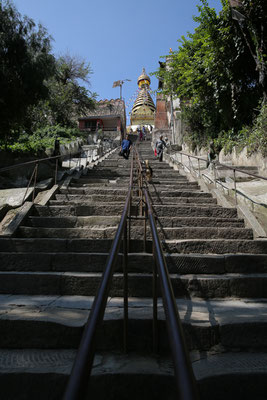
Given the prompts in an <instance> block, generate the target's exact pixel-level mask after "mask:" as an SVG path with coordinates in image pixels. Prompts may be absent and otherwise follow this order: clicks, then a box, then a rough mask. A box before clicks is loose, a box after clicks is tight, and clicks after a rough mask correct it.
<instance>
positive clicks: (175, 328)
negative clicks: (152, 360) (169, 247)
mask: <svg viewBox="0 0 267 400" xmlns="http://www.w3.org/2000/svg"><path fill="white" fill-rule="evenodd" d="M135 154H136V159H137V164H138V166H139V171H140V173H142V165H141V161H140V157H139V153H138V150H137V149H136V148H135ZM144 178H145V179H146V177H144ZM142 191H143V193H144V196H145V202H146V215H147V218H148V219H149V222H150V228H151V234H152V239H153V257H154V260H155V266H157V271H155V269H154V271H153V342H154V344H153V347H154V350H156V347H157V343H156V342H157V332H156V330H157V272H158V275H159V280H160V284H161V293H162V299H163V306H164V311H165V315H166V323H167V330H168V336H169V340H170V347H171V353H172V358H173V364H174V372H175V377H176V379H175V383H176V388H177V392H178V394H179V399H181V400H197V399H198V398H199V396H198V390H197V385H196V381H195V376H194V373H193V369H192V364H191V362H190V357H189V352H188V349H187V345H186V342H185V338H184V333H183V327H182V324H181V320H180V317H179V313H178V309H177V304H176V301H175V297H174V293H173V289H172V284H171V281H170V276H169V271H168V267H167V264H166V260H165V257H164V253H163V250H162V246H161V241H160V239H159V236H158V231H157V227H156V223H155V218H154V214H153V209H152V206H151V201H150V199H149V195H148V191H147V189H145V188H144V186H142Z"/></svg>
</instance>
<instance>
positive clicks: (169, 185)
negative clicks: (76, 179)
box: [60, 180, 199, 193]
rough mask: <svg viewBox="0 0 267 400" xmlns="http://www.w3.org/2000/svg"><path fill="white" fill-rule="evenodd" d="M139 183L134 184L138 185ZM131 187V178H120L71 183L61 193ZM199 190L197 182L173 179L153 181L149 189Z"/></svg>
mask: <svg viewBox="0 0 267 400" xmlns="http://www.w3.org/2000/svg"><path fill="white" fill-rule="evenodd" d="M136 186H137V185H134V187H136ZM128 187H129V180H125V181H123V180H118V181H116V182H115V181H114V183H106V184H103V183H94V182H92V184H74V183H71V184H70V186H69V187H68V188H67V189H63V188H61V189H60V192H61V193H71V190H76V191H77V192H78V191H79V189H80V193H85V192H83V190H92V189H97V188H99V189H100V190H102V189H106V188H114V189H127V188H128ZM190 189H191V190H194V191H196V190H198V189H199V186H198V184H197V182H189V183H188V182H185V183H179V184H173V182H172V181H170V182H167V181H164V182H162V183H160V181H159V180H155V181H153V182H152V183H151V184H149V190H150V191H152V192H153V191H155V190H156V191H166V190H170V191H171V192H173V191H184V190H188V191H189V190H190Z"/></svg>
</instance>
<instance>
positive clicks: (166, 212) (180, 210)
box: [153, 204, 237, 218]
mask: <svg viewBox="0 0 267 400" xmlns="http://www.w3.org/2000/svg"><path fill="white" fill-rule="evenodd" d="M153 209H154V212H155V214H156V216H157V217H164V216H165V217H166V216H168V217H177V216H184V217H185V216H190V217H216V218H236V217H237V210H236V209H235V208H222V207H219V206H212V207H211V206H210V205H207V206H206V207H205V206H204V205H201V206H200V205H199V206H193V205H191V206H188V205H175V206H174V205H166V204H165V205H164V206H161V205H158V204H155V205H153Z"/></svg>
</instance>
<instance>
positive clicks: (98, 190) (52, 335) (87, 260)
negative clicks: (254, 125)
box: [0, 143, 267, 400]
mask: <svg viewBox="0 0 267 400" xmlns="http://www.w3.org/2000/svg"><path fill="white" fill-rule="evenodd" d="M149 146H150V144H149V143H147V144H146V143H145V144H142V146H141V148H140V150H141V153H142V154H141V157H143V159H149V160H151V163H150V165H151V166H152V168H153V181H152V183H151V184H150V185H148V186H149V192H150V197H151V201H152V204H153V207H154V210H155V213H156V221H157V226H158V232H159V236H160V238H161V239H162V244H163V249H164V251H165V254H166V263H167V268H168V270H169V272H170V281H171V284H172V287H173V291H174V295H175V297H176V302H177V305H178V310H179V314H180V318H181V322H182V326H183V328H184V334H185V340H186V343H187V346H188V348H189V349H190V350H192V351H193V353H192V362H193V368H194V371H195V374H196V377H197V380H198V382H199V388H200V391H201V396H202V397H201V398H203V399H204V398H205V400H207V399H208V398H213V397H211V394H212V395H214V393H215V392H216V398H217V386H216V385H217V384H218V385H219V386H220V387H221V388H222V392H223V385H225V388H226V391H227V397H228V398H229V399H231V395H232V394H235V396H233V397H232V398H235V400H236V399H237V398H239V397H238V395H237V393H238V384H237V383H236V382H242V385H244V386H246V385H247V387H248V388H247V393H250V395H251V393H252V392H251V391H250V389H249V387H250V385H251V382H252V381H253V378H256V381H257V384H258V386H259V387H260V388H262V387H263V386H264V384H265V383H264V382H265V381H266V379H265V378H262V377H264V374H265V375H266V371H265V370H263V369H261V364H264V362H265V357H266V353H265V349H266V348H267V340H266V337H267V335H266V333H267V313H266V299H267V289H266V288H267V280H266V270H267V240H264V239H257V240H253V234H252V230H251V229H247V228H245V226H244V219H243V218H240V217H238V215H237V211H236V209H235V208H233V206H232V205H231V206H230V205H229V206H228V204H226V205H227V207H222V206H221V205H219V204H217V199H216V196H215V194H214V193H212V194H211V193H208V192H207V191H206V187H204V186H203V185H201V187H200V185H199V184H198V182H196V181H193V179H191V180H188V179H187V178H186V177H185V176H182V175H181V174H179V172H178V171H174V170H172V169H171V168H170V167H169V166H168V165H167V164H165V163H159V162H158V161H157V160H154V159H153V151H152V149H151V147H149ZM129 167H130V162H129V161H126V160H122V159H121V158H119V156H118V154H117V153H113V154H112V155H111V156H110V157H109V158H107V159H106V160H105V161H103V163H98V165H95V166H94V168H90V169H89V170H88V171H87V174H84V175H82V174H81V175H80V176H77V177H76V178H75V177H74V178H73V179H71V180H69V182H68V184H66V185H62V186H61V187H59V188H58V191H57V192H54V194H53V197H50V199H49V201H48V203H47V202H46V201H45V203H46V205H43V206H40V205H35V206H34V209H33V210H32V213H31V215H29V216H27V218H25V219H24V221H23V223H22V224H21V225H20V229H19V230H18V232H17V234H16V237H12V238H0V278H1V279H0V333H1V347H2V348H3V352H1V351H0V364H1V362H2V365H3V367H2V369H1V365H0V384H1V388H2V393H3V390H7V389H6V388H7V387H8V386H10V385H12V387H13V386H15V385H14V382H16V379H17V380H18V381H20V382H24V384H25V385H26V387H29V393H28V398H37V397H36V396H35V393H37V387H38V386H39V387H41V386H40V385H42V382H46V386H47V385H49V390H48V389H44V393H45V395H44V396H46V397H44V398H51V399H52V398H62V393H63V391H64V387H65V384H66V378H67V376H68V374H69V371H70V369H71V364H72V361H73V357H74V354H75V351H73V349H76V348H77V347H78V345H79V341H80V338H81V335H82V330H83V328H84V326H85V323H86V321H87V318H88V315H89V314H90V310H91V308H92V304H93V296H94V295H95V294H96V292H97V289H98V287H99V284H100V281H101V276H102V271H103V270H104V268H105V263H106V259H107V255H108V252H109V250H110V247H111V244H112V239H113V237H114V235H115V232H116V229H117V225H118V223H119V220H120V215H121V213H122V210H123V207H124V201H125V197H126V194H127V190H128V185H129V173H130V169H129ZM85 173H86V171H85ZM134 184H136V181H134ZM54 195H55V196H54ZM137 196H138V188H137V186H135V187H134V190H133V200H132V208H131V211H132V216H133V219H131V237H132V241H131V243H130V245H129V249H128V250H129V258H128V293H129V296H130V297H129V310H128V314H129V323H128V332H129V337H128V339H129V340H128V349H129V355H128V356H125V355H124V354H122V353H121V350H122V339H123V314H124V311H123V255H122V253H123V247H122V246H121V249H120V254H119V255H118V258H117V264H116V266H115V269H114V271H115V274H114V278H113V281H112V285H111V290H110V292H109V295H110V297H109V298H108V300H107V308H106V311H105V315H104V321H103V324H102V326H101V329H100V328H99V330H98V331H97V344H96V348H97V350H99V351H101V352H104V353H101V354H99V355H98V356H97V358H96V362H95V368H94V369H93V376H92V379H91V380H90V382H91V385H92V386H91V388H92V391H93V394H94V396H93V398H99V399H101V398H107V396H106V393H107V390H108V393H109V395H108V397H109V399H113V398H114V399H116V400H119V399H120V398H121V399H123V398H125V393H127V396H126V397H127V399H128V400H130V399H131V393H134V396H133V397H132V398H138V399H146V400H147V399H148V398H153V399H157V398H158V399H162V398H169V399H172V398H176V397H175V395H174V391H173V389H172V386H171V385H172V383H171V382H172V379H173V378H172V375H173V370H172V364H171V362H170V360H169V359H168V356H169V354H170V348H169V339H168V334H167V330H166V322H165V318H166V317H165V313H164V307H163V303H162V299H161V289H160V283H158V289H157V293H158V296H159V299H158V347H159V351H160V354H161V355H162V356H163V357H161V358H159V357H154V356H151V354H152V351H153V340H152V317H153V300H152V294H153V280H152V276H153V274H152V272H153V266H154V261H153V257H152V242H151V237H150V229H149V227H148V225H147V242H146V246H145V244H144V242H143V228H144V220H143V219H138V218H136V216H137V215H138V214H137V212H138V201H139V200H138V198H137ZM218 203H220V202H218ZM43 204H44V203H43ZM144 250H146V251H144ZM14 349H17V350H14ZM26 349H28V350H26ZM33 349H34V350H33ZM255 351H257V353H253V352H255ZM12 352H13V353H12ZM251 354H253V355H255V356H251V357H250V355H251ZM239 355H240V358H238V357H239ZM246 356H248V357H246ZM235 357H236V359H235ZM242 357H243V358H242ZM11 360H13V362H11ZM233 360H235V361H233ZM253 365H254V367H255V368H254V367H253ZM7 366H8V367H7ZM9 366H10V367H9ZM23 366H24V371H23ZM5 367H6V368H5ZM250 369H251V371H250ZM14 372H15V374H14ZM41 376H42V378H43V381H41V378H40V377H41ZM30 381H31V382H32V383H31V385H29V384H28V383H29V382H30ZM12 382H13V383H12ZM131 385H132V386H131ZM229 387H232V388H233V389H232V394H231V391H230V390H228V388H229ZM52 388H54V391H53V390H52ZM107 388H110V389H107ZM129 388H133V390H131V389H129ZM144 388H145V390H144ZM166 388H167V389H166ZM207 388H210V391H209V390H208V389H207ZM211 388H213V391H212V392H211ZM50 389H51V390H50ZM167 390H169V391H168V393H167ZM210 392H211V394H210ZM4 393H6V392H4ZM244 393H245V392H244ZM16 396H17V397H16ZM53 396H54V397H53ZM203 396H204V397H203ZM209 396H210V397H209ZM11 398H12V396H11ZM13 398H14V399H15V398H16V400H17V399H20V398H21V397H20V396H18V392H16V390H15V389H14V393H13ZM38 398H42V397H38ZM244 398H245V397H244ZM250 398H253V397H250ZM242 400H243V397H242Z"/></svg>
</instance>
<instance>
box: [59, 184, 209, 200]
mask: <svg viewBox="0 0 267 400" xmlns="http://www.w3.org/2000/svg"><path fill="white" fill-rule="evenodd" d="M153 189H154V188H153V186H152V188H149V195H150V197H151V198H154V197H158V198H159V196H160V195H162V196H164V197H201V198H211V197H212V195H211V193H205V192H201V191H196V190H188V189H187V190H186V189H184V190H172V191H171V190H166V189H164V188H163V189H162V190H161V188H160V187H157V188H156V190H153ZM84 192H85V193H84ZM127 193H128V187H125V188H124V187H121V188H118V189H115V188H114V189H112V188H110V187H108V186H104V187H103V188H101V187H90V188H89V187H85V190H84V189H82V190H81V189H80V188H78V189H77V191H76V190H75V188H74V187H73V188H71V189H70V191H68V190H66V189H62V188H61V189H60V191H59V194H57V195H56V198H58V199H60V198H61V199H63V198H65V199H68V198H69V197H68V196H69V195H71V194H72V195H75V196H76V198H77V200H78V199H79V200H83V196H84V195H108V196H124V198H126V195H127ZM63 194H64V196H65V197H63V196H62V195H63ZM60 195H61V196H62V197H58V196H60ZM133 195H134V196H137V195H138V189H136V188H135V189H134V190H133Z"/></svg>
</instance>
